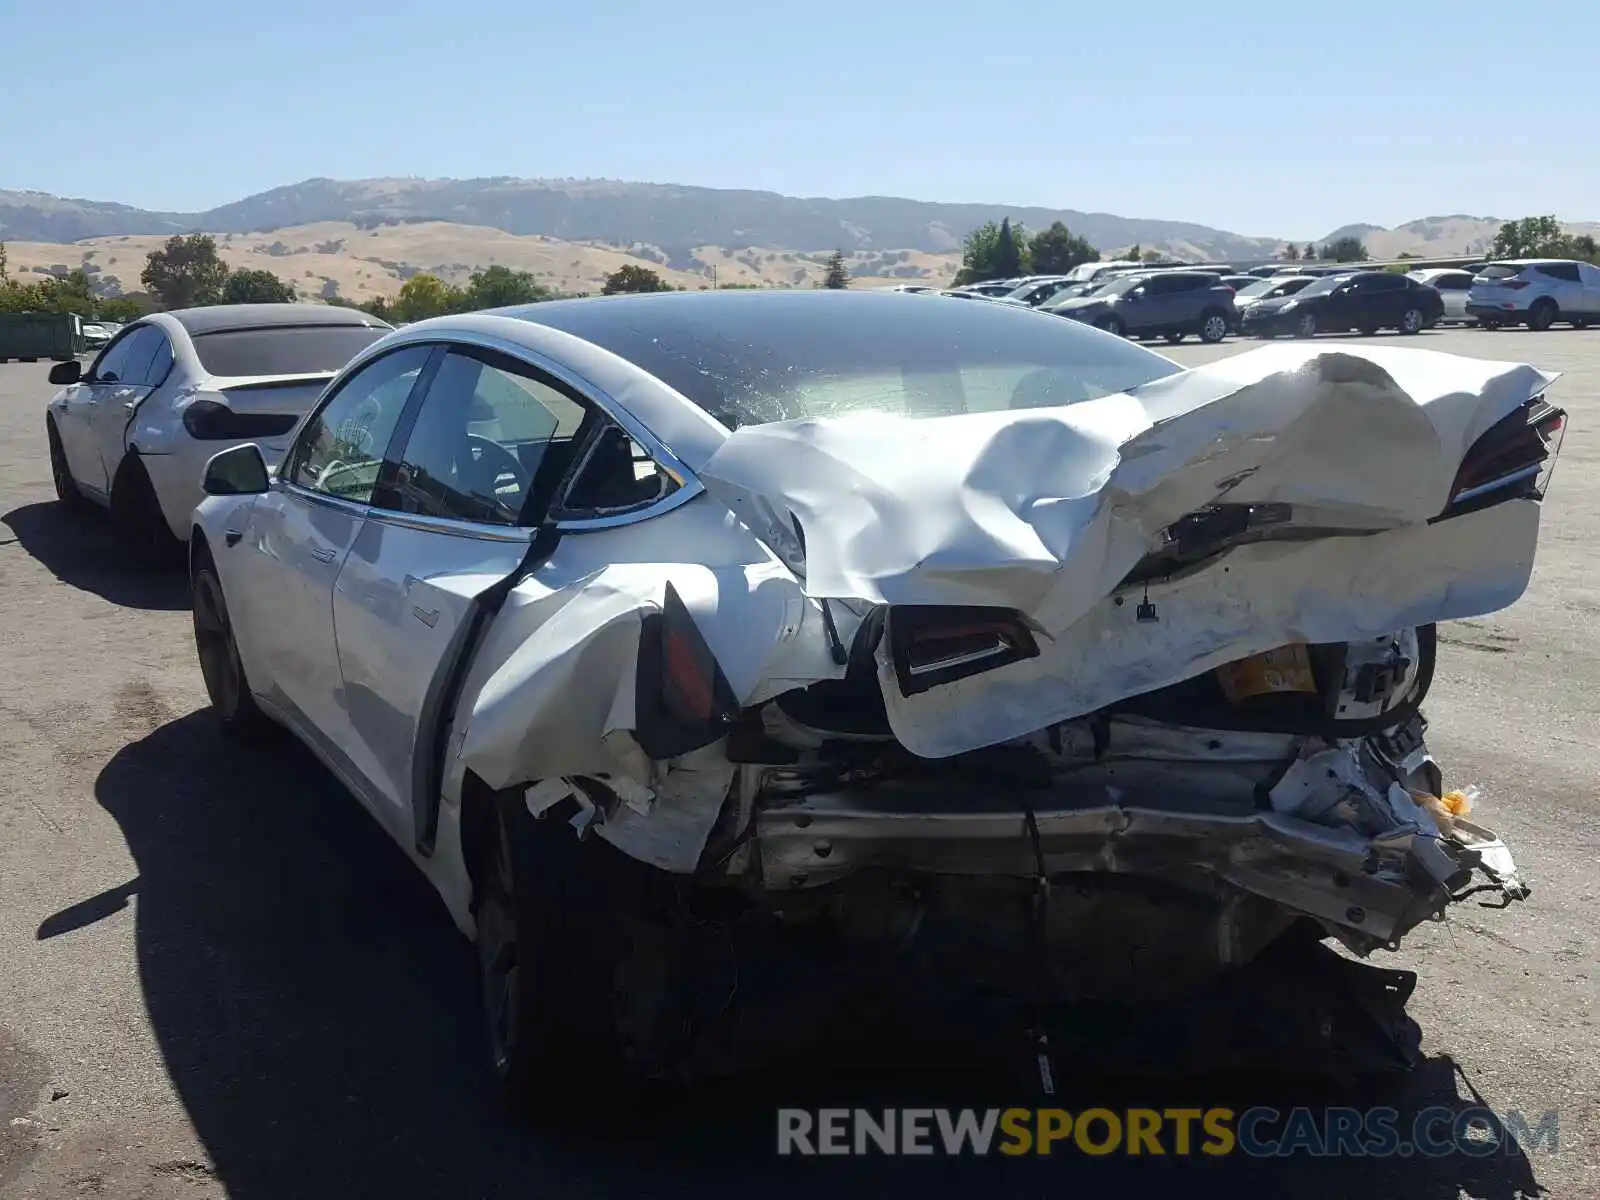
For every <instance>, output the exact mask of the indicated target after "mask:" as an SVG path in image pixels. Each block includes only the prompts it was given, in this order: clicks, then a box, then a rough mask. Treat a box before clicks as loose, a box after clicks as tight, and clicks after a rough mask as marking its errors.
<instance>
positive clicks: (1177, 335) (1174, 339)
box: [1162, 329, 1188, 346]
mask: <svg viewBox="0 0 1600 1200" xmlns="http://www.w3.org/2000/svg"><path fill="white" fill-rule="evenodd" d="M1162 336H1163V337H1165V338H1166V339H1167V344H1168V345H1169V346H1176V345H1177V344H1178V343H1179V342H1181V341H1183V339H1184V338H1186V337H1187V336H1188V334H1186V333H1184V332H1183V330H1181V329H1175V330H1173V331H1172V332H1171V333H1168V334H1163V335H1162Z"/></svg>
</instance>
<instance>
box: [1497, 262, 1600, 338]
mask: <svg viewBox="0 0 1600 1200" xmlns="http://www.w3.org/2000/svg"><path fill="white" fill-rule="evenodd" d="M1467 315H1468V316H1470V317H1476V318H1477V320H1478V323H1479V324H1481V325H1482V326H1483V327H1484V328H1486V329H1497V328H1499V327H1500V326H1501V325H1518V324H1526V325H1527V327H1528V328H1529V329H1539V330H1543V329H1549V328H1550V326H1552V325H1554V324H1555V323H1556V322H1557V321H1565V322H1567V323H1568V324H1569V325H1571V326H1572V327H1573V328H1574V329H1584V328H1586V327H1587V326H1588V325H1589V323H1590V322H1591V321H1593V322H1597V323H1600V268H1595V267H1592V266H1590V265H1589V264H1588V263H1586V262H1575V261H1573V260H1571V259H1558V258H1540V259H1526V258H1525V259H1518V260H1515V261H1512V262H1496V263H1490V264H1488V265H1487V266H1486V267H1484V268H1483V270H1482V271H1481V272H1479V274H1478V276H1477V278H1476V279H1474V280H1473V281H1472V287H1471V289H1470V290H1469V291H1468V292H1467Z"/></svg>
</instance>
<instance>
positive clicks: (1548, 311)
mask: <svg viewBox="0 0 1600 1200" xmlns="http://www.w3.org/2000/svg"><path fill="white" fill-rule="evenodd" d="M1560 313H1561V310H1560V309H1559V308H1557V307H1556V302H1555V301H1554V300H1536V301H1534V304H1533V307H1532V308H1530V309H1529V310H1528V328H1529V329H1531V330H1533V331H1534V332H1535V333H1543V332H1544V331H1545V330H1547V329H1549V328H1550V326H1552V325H1554V324H1555V323H1556V318H1557V317H1558V316H1559V315H1560Z"/></svg>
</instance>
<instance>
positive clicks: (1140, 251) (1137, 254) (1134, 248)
mask: <svg viewBox="0 0 1600 1200" xmlns="http://www.w3.org/2000/svg"><path fill="white" fill-rule="evenodd" d="M1118 257H1120V258H1125V259H1127V260H1128V261H1129V262H1140V261H1141V260H1142V259H1143V258H1144V247H1142V246H1141V245H1139V243H1138V242H1135V243H1134V244H1133V245H1131V246H1129V247H1128V252H1127V253H1126V254H1122V255H1119V256H1118Z"/></svg>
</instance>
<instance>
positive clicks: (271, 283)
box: [221, 271, 295, 304]
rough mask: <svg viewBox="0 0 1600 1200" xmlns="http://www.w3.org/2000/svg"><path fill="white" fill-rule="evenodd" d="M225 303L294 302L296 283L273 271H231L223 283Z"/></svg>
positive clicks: (223, 299)
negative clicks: (279, 276)
mask: <svg viewBox="0 0 1600 1200" xmlns="http://www.w3.org/2000/svg"><path fill="white" fill-rule="evenodd" d="M221 299H222V303H224V304H293V303H294V301H295V294H294V285H293V284H289V283H285V282H284V281H283V280H281V279H279V278H278V277H277V276H276V275H274V274H273V273H272V272H271V271H231V272H229V274H228V278H227V279H226V280H225V281H224V282H223V284H222V297H221Z"/></svg>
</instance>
